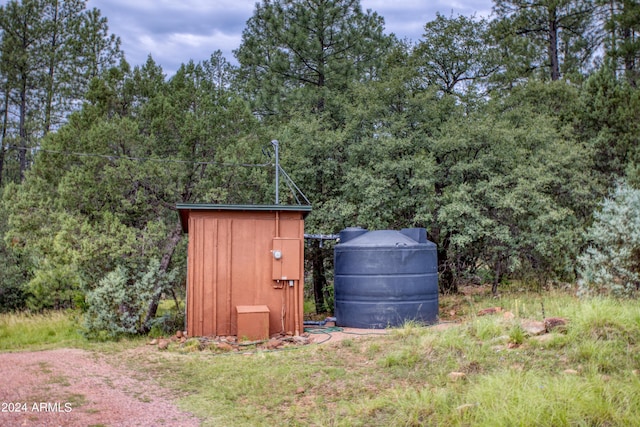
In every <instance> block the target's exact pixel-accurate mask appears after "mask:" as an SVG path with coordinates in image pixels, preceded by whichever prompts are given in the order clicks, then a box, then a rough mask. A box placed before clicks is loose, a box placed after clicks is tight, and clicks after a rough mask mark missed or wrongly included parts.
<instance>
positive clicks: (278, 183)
mask: <svg viewBox="0 0 640 427" xmlns="http://www.w3.org/2000/svg"><path fill="white" fill-rule="evenodd" d="M271 145H273V148H274V150H275V151H276V205H279V204H280V154H279V151H278V140H277V139H274V140H273V141H271Z"/></svg>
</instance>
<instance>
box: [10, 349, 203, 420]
mask: <svg viewBox="0 0 640 427" xmlns="http://www.w3.org/2000/svg"><path fill="white" fill-rule="evenodd" d="M115 357H117V356H113V355H109V356H105V355H101V354H98V353H92V352H89V351H84V350H78V349H59V350H49V351H38V352H22V353H0V404H1V405H2V407H0V426H10V427H13V426H16V427H19V426H38V427H40V426H65V427H66V426H71V427H73V426H85V427H86V426H100V425H103V426H123V427H129V426H145V427H150V426H184V427H190V426H198V425H199V424H200V422H199V420H198V419H197V418H196V417H194V416H193V415H191V414H188V413H185V412H182V411H180V410H179V409H178V408H177V407H176V406H175V404H174V403H172V401H171V400H170V397H169V396H170V395H169V392H168V391H166V390H164V389H162V388H161V387H159V386H158V385H157V383H155V382H154V381H153V380H149V379H145V378H142V377H141V376H140V374H137V373H135V372H131V371H128V370H126V369H125V368H124V366H114V361H115V363H116V365H117V359H114V358H115ZM107 358H111V359H110V360H111V363H108V362H107V360H106V359H107Z"/></svg>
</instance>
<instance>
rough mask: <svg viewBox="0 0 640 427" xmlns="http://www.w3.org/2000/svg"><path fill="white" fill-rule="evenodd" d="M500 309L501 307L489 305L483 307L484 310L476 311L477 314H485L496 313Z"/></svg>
mask: <svg viewBox="0 0 640 427" xmlns="http://www.w3.org/2000/svg"><path fill="white" fill-rule="evenodd" d="M501 311H502V307H489V308H485V309H484V310H480V311H479V312H478V316H486V315H489V314H496V313H500V312H501Z"/></svg>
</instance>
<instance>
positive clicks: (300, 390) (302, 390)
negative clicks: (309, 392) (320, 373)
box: [296, 387, 306, 394]
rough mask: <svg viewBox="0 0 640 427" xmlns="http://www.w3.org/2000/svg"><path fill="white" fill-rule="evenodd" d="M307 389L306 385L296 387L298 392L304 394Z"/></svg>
mask: <svg viewBox="0 0 640 427" xmlns="http://www.w3.org/2000/svg"><path fill="white" fill-rule="evenodd" d="M305 391H306V390H305V389H304V387H298V388H297V389H296V394H303V393H304V392H305Z"/></svg>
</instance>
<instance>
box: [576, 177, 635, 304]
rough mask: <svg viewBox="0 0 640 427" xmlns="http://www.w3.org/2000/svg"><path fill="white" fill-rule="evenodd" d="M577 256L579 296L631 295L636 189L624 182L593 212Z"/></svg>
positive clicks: (632, 289)
mask: <svg viewBox="0 0 640 427" xmlns="http://www.w3.org/2000/svg"><path fill="white" fill-rule="evenodd" d="M587 241H588V242H590V245H589V247H588V248H587V250H586V251H585V252H584V253H583V254H582V255H581V256H580V257H579V258H578V272H579V276H580V278H579V280H578V289H579V294H580V295H593V294H609V295H613V296H634V295H635V294H636V293H637V291H638V287H639V286H640V275H639V273H640V190H637V189H635V188H632V187H630V186H629V185H628V184H627V183H625V182H620V183H618V184H617V186H616V188H615V190H614V191H613V193H612V195H611V197H609V198H607V199H605V200H604V202H603V203H602V209H601V210H600V211H599V212H596V213H595V215H594V222H593V224H592V226H591V227H590V228H589V229H588V230H587Z"/></svg>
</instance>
